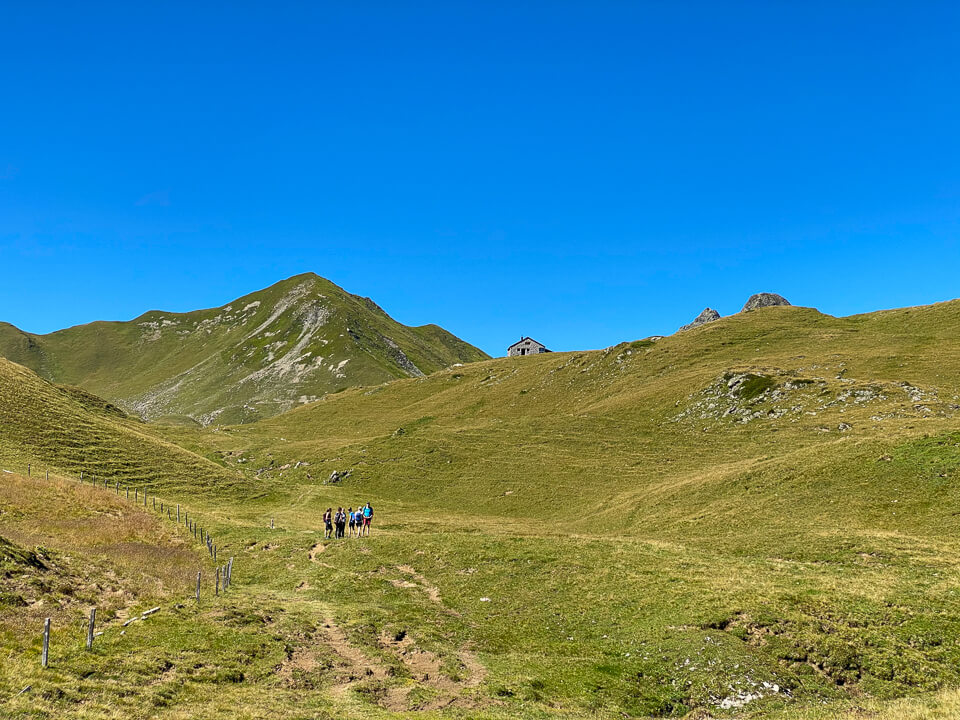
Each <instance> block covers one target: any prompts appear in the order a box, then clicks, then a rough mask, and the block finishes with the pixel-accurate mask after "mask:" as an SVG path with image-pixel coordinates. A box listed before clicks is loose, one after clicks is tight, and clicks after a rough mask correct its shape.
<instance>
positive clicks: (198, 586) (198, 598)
mask: <svg viewBox="0 0 960 720" xmlns="http://www.w3.org/2000/svg"><path fill="white" fill-rule="evenodd" d="M197 602H200V573H199V572H197Z"/></svg>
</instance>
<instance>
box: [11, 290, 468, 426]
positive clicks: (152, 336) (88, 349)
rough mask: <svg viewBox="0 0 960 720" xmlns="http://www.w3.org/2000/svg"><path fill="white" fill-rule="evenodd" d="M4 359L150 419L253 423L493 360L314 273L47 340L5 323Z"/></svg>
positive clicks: (94, 325) (73, 330)
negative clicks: (223, 299) (219, 302)
mask: <svg viewBox="0 0 960 720" xmlns="http://www.w3.org/2000/svg"><path fill="white" fill-rule="evenodd" d="M0 356H4V357H7V358H8V359H10V360H13V361H14V362H17V363H20V364H22V365H26V366H27V367H30V368H31V369H33V370H35V371H36V372H37V373H39V374H40V375H42V376H43V377H45V378H47V379H50V380H52V381H54V382H58V383H66V384H69V385H76V386H80V387H83V388H85V389H86V390H88V391H90V392H93V393H95V394H97V395H100V396H102V397H106V398H108V399H110V400H111V401H113V402H115V403H117V404H119V405H121V406H122V407H124V408H125V409H126V410H128V411H129V412H133V413H135V414H137V415H140V416H142V417H144V418H146V419H156V418H160V417H164V416H180V417H189V418H193V419H195V420H197V421H199V422H201V423H203V424H209V423H213V422H217V423H227V422H235V423H238V422H249V421H251V420H255V419H258V418H261V417H266V416H270V415H273V414H276V413H278V412H281V411H283V410H286V409H289V408H291V407H293V406H295V405H297V404H299V403H303V402H306V401H308V400H311V399H316V398H317V397H320V396H322V395H324V394H326V393H330V392H336V391H339V390H342V389H344V388H347V387H352V386H357V385H370V384H378V383H381V382H384V381H386V380H390V379H394V378H400V377H410V376H419V375H423V374H425V373H431V372H433V371H435V370H437V369H440V368H443V367H447V366H449V365H452V364H454V363H459V362H471V361H474V360H479V359H483V358H485V357H486V355H485V354H484V353H483V352H481V351H480V350H478V349H477V348H474V347H473V346H471V345H469V344H467V343H465V342H463V341H462V340H459V339H457V338H455V337H454V336H453V335H451V334H450V333H448V332H446V331H445V330H443V329H441V328H439V327H437V326H435V325H427V326H423V327H419V328H410V327H406V326H404V325H401V324H399V323H397V322H396V321H394V320H393V319H392V318H390V317H389V316H388V315H387V314H386V313H385V312H384V311H383V310H382V309H381V308H380V307H378V306H377V305H376V304H375V303H374V302H373V301H371V300H370V299H369V298H361V297H357V296H355V295H351V294H350V293H347V292H345V291H344V290H343V289H341V288H339V287H337V286H336V285H334V284H333V283H331V282H329V281H328V280H324V279H323V278H320V277H318V276H316V275H314V274H312V273H309V274H305V275H298V276H295V277H292V278H289V279H288V280H285V281H283V282H280V283H277V284H276V285H273V286H272V287H270V288H267V289H266V290H262V291H259V292H255V293H252V294H250V295H247V296H245V297H242V298H239V299H237V300H235V301H233V302H232V303H230V304H228V305H225V306H223V307H220V308H214V309H210V310H198V311H196V312H190V313H166V312H157V311H151V312H148V313H145V314H144V315H142V316H140V317H138V318H136V319H135V320H131V321H129V322H95V323H91V324H89V325H82V326H77V327H73V328H69V329H67V330H61V331H58V332H55V333H51V334H49V335H43V336H37V335H29V334H27V333H24V332H22V331H20V330H18V329H17V328H15V327H13V326H11V325H7V324H0Z"/></svg>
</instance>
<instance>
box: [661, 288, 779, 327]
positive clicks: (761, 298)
mask: <svg viewBox="0 0 960 720" xmlns="http://www.w3.org/2000/svg"><path fill="white" fill-rule="evenodd" d="M789 304H790V303H789V302H788V301H787V299H786V298H785V297H783V295H777V294H776V293H756V294H754V295H751V296H750V299H749V300H747V302H746V303H745V304H744V306H743V309H741V310H740V312H750V311H751V310H756V309H758V308H765V307H775V306H777V305H789ZM719 319H720V313H718V312H717V311H716V310H714V309H713V308H704V310H703V312H702V313H700V314H699V315H697V317H696V318H694V320H693V322H691V323H687V324H686V325H684V326H683V327H681V328H680V329H679V330H678V331H677V332H682V331H684V330H691V329H693V328H695V327H700V326H701V325H706V324H707V323H711V322H713V321H714V320H719Z"/></svg>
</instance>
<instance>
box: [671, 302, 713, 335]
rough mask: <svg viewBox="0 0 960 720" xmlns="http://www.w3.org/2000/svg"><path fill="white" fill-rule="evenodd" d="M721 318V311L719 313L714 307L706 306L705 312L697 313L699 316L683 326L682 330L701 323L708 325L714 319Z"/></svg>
mask: <svg viewBox="0 0 960 720" xmlns="http://www.w3.org/2000/svg"><path fill="white" fill-rule="evenodd" d="M719 319H720V313H718V312H717V311H716V310H714V309H713V308H704V310H703V312H702V313H700V314H699V315H697V317H696V318H694V320H693V322H691V323H687V324H686V325H684V326H683V327H681V328H680V330H690V329H692V328H695V327H699V326H700V325H706V324H707V323H709V322H713V321H714V320H719ZM678 332H679V331H678Z"/></svg>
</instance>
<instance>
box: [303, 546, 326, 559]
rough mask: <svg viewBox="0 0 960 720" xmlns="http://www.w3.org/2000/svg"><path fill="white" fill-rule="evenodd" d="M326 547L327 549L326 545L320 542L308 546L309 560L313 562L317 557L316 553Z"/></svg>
mask: <svg viewBox="0 0 960 720" xmlns="http://www.w3.org/2000/svg"><path fill="white" fill-rule="evenodd" d="M326 549H327V546H326V545H325V544H324V543H322V542H318V543H317V544H316V545H314V546H313V547H312V548H310V552H309V553H308V555H307V556H308V557H309V558H310V562H315V561H316V559H317V555H319V554H320V553H322V552H324V551H325V550H326Z"/></svg>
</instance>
